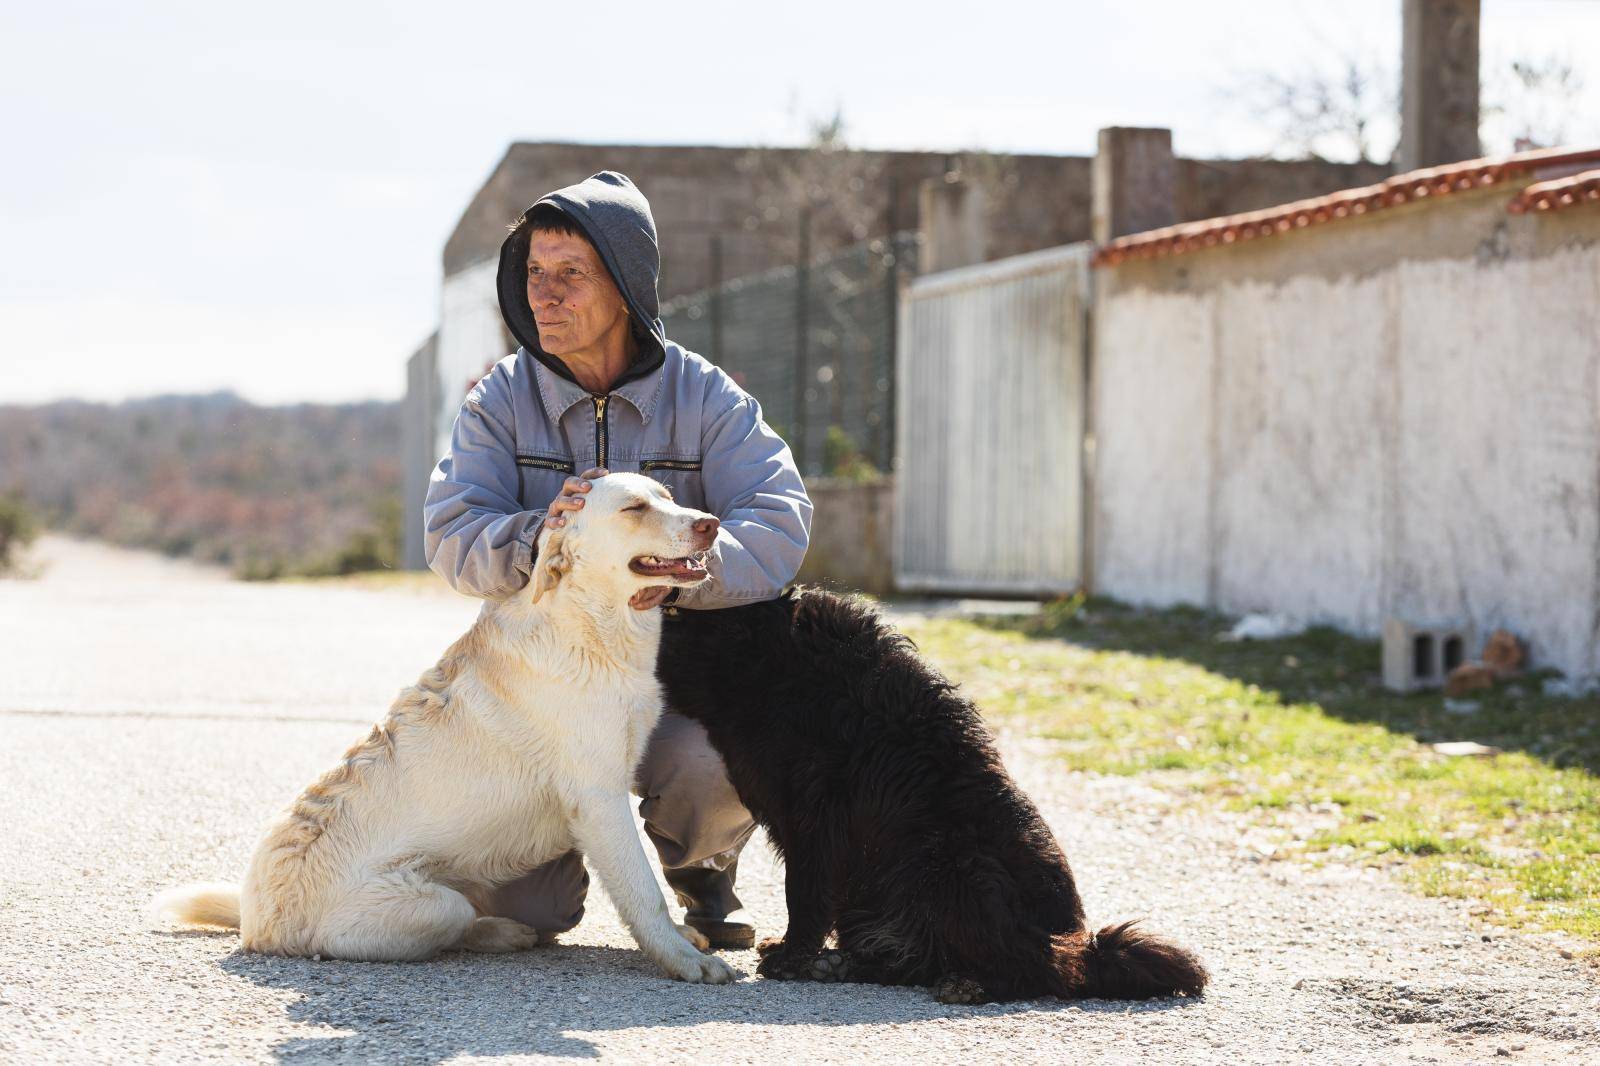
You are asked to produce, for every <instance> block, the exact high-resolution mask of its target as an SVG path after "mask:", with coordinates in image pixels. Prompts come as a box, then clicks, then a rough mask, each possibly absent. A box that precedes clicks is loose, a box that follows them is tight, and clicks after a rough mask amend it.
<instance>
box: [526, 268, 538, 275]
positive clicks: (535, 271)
mask: <svg viewBox="0 0 1600 1066" xmlns="http://www.w3.org/2000/svg"><path fill="white" fill-rule="evenodd" d="M537 273H539V268H538V267H529V268H528V276H529V277H532V276H533V275H535V274H537Z"/></svg>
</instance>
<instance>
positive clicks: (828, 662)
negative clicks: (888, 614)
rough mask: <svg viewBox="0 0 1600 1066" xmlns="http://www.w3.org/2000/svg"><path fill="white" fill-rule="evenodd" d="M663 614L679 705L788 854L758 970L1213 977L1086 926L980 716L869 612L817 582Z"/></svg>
mask: <svg viewBox="0 0 1600 1066" xmlns="http://www.w3.org/2000/svg"><path fill="white" fill-rule="evenodd" d="M668 614H669V617H668V619H667V622H666V625H665V626H664V627H663V633H662V639H661V655H660V659H659V665H658V667H657V673H658V675H659V677H660V679H661V682H662V684H663V686H664V687H665V689H666V696H667V705H668V706H669V707H671V708H672V709H673V710H675V711H677V712H678V713H680V714H683V715H686V716H688V717H690V718H694V719H696V720H698V721H699V722H701V723H702V724H703V725H704V726H705V728H706V731H707V732H708V733H709V734H710V736H711V742H712V743H713V744H714V745H715V746H716V748H717V750H718V751H719V752H720V753H721V754H722V757H723V759H724V761H725V762H726V763H727V764H728V773H729V775H730V776H731V778H732V780H733V784H734V787H735V788H737V789H738V790H739V796H740V798H741V799H743V800H744V803H745V805H746V806H747V807H749V808H750V812H751V813H752V814H753V815H754V816H755V818H756V820H757V821H758V822H760V823H761V824H762V825H763V826H764V827H765V828H766V830H767V833H768V835H769V836H770V837H771V839H772V841H773V843H774V845H775V846H776V847H777V848H778V849H779V851H780V852H781V853H782V854H783V858H784V863H785V870H786V874H785V894H786V896H787V900H788V908H789V929H788V932H787V933H786V934H785V936H784V937H783V939H782V940H769V941H767V942H765V943H763V944H762V945H761V949H760V950H761V956H762V958H761V964H760V967H759V970H758V972H760V973H761V974H762V975H763V976H766V977H771V978H777V979H780V980H795V979H807V980H823V981H865V982H873V983H878V984H904V985H935V986H937V987H936V994H937V995H938V997H939V998H940V999H941V1000H944V1001H946V1002H964V1003H978V1002H984V1001H986V1000H1011V999H1029V998H1034V997H1038V996H1044V995H1053V996H1061V997H1064V998H1066V997H1085V996H1093V997H1104V998H1110V999H1146V998H1149V997H1152V996H1165V995H1176V994H1181V995H1189V996H1193V995H1197V994H1199V993H1200V991H1201V990H1202V989H1203V988H1204V987H1205V983H1206V976H1207V975H1206V971H1205V968H1204V967H1202V966H1201V964H1200V962H1199V960H1197V959H1196V958H1195V957H1194V956H1193V955H1191V954H1190V953H1189V952H1188V951H1186V950H1184V949H1183V948H1180V947H1177V946H1175V945H1173V944H1170V943H1167V942H1165V941H1162V940H1159V939H1157V938H1155V937H1153V936H1149V935H1147V934H1145V933H1144V932H1142V931H1141V930H1139V929H1137V928H1135V927H1134V925H1133V923H1131V922H1129V923H1124V924H1122V925H1113V926H1109V927H1107V928H1105V929H1102V930H1101V931H1100V932H1099V933H1092V932H1090V931H1089V930H1088V928H1087V927H1086V925H1085V923H1084V915H1083V905H1082V903H1081V902H1080V901H1079V899H1078V892H1077V889H1076V887H1075V886H1074V884H1073V880H1072V871H1071V870H1070V869H1068V867H1067V860H1066V857H1065V856H1064V855H1063V854H1062V853H1061V849H1060V847H1059V846H1057V844H1056V841H1055V838H1054V837H1053V836H1051V834H1050V830H1049V828H1048V827H1046V825H1045V824H1044V821H1043V819H1041V818H1040V817H1039V812H1038V811H1037V810H1036V809H1035V808H1034V806H1033V803H1032V802H1031V801H1030V800H1029V799H1028V797H1027V796H1025V795H1024V794H1023V793H1022V791H1021V790H1020V789H1019V788H1017V786H1016V784H1015V783H1014V782H1013V781H1012V780H1011V777H1010V776H1009V775H1008V774H1007V773H1006V771H1005V768H1004V767H1003V766H1001V764H1000V756H999V754H998V753H997V752H996V751H995V749H994V745H993V743H992V742H991V740H990V737H989V733H988V731H987V730H986V729H985V728H984V725H983V722H982V720H981V719H980V717H979V715H978V712H977V710H976V709H975V708H974V707H973V706H972V704H971V703H970V702H968V701H967V700H966V699H964V698H962V697H961V696H960V695H959V694H957V692H956V691H955V688H954V686H953V685H951V683H950V682H949V681H947V680H945V679H944V678H943V677H941V676H940V675H939V674H938V673H937V672H936V671H934V670H933V669H932V668H931V667H929V666H928V665H927V664H926V663H924V662H923V661H922V659H921V658H919V657H918V655H917V654H916V651H915V648H914V646H913V645H912V643H911V641H910V640H908V639H907V638H906V637H904V636H902V635H900V634H898V633H896V632H895V631H894V630H892V629H890V628H889V627H888V626H886V625H884V624H883V623H882V622H880V621H879V620H878V618H877V616H876V614H874V613H873V612H872V610H871V609H869V608H868V607H866V606H864V605H862V604H860V603H857V602H855V601H851V600H847V599H843V598H841V597H838V596H834V595H831V594H829V593H825V592H819V591H816V590H813V589H804V590H796V591H793V592H790V593H787V594H786V595H784V596H783V597H782V598H780V599H776V600H771V601H769V602H766V603H759V604H754V605H752V606H747V607H735V608H731V609H727V610H720V611H689V610H680V611H669V612H668ZM834 931H837V933H838V949H837V950H836V951H830V950H827V949H826V944H825V942H826V939H827V937H828V935H829V933H831V932H834Z"/></svg>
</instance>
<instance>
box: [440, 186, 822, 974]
mask: <svg viewBox="0 0 1600 1066" xmlns="http://www.w3.org/2000/svg"><path fill="white" fill-rule="evenodd" d="M660 270H661V257H660V252H659V249H658V248H657V245H656V230H655V221H654V219H653V218H652V217H651V215H650V205H649V203H648V202H647V201H646V200H645V198H644V196H643V194H641V193H640V192H639V190H638V189H637V188H635V187H634V184H633V182H631V181H629V180H628V178H627V177H626V176H624V175H622V174H617V173H614V172H611V171H603V172H601V173H599V174H596V175H594V176H593V177H591V178H589V179H588V180H586V181H582V182H579V183H578V184H576V185H571V186H568V187H567V188H565V189H559V190H557V191H556V192H553V193H550V194H549V195H547V196H544V197H542V198H540V199H539V200H538V201H537V202H536V203H534V204H533V206H531V207H530V208H528V210H527V212H526V213H525V214H524V215H523V217H522V218H521V219H519V220H518V222H517V225H516V227H515V228H514V229H513V230H512V233H511V235H510V236H509V237H507V238H506V241H505V243H504V244H503V245H502V246H501V249H500V271H499V277H498V287H499V295H500V310H501V314H502V315H503V316H504V318H505V321H506V325H507V326H508V327H509V328H510V330H511V332H512V334H513V335H514V336H515V337H516V339H517V340H518V341H519V342H520V343H521V345H522V347H520V348H519V349H517V351H516V353H515V354H513V355H509V356H507V357H506V358H504V359H502V360H501V361H500V362H499V363H498V364H496V366H495V367H494V369H493V370H491V371H490V372H489V373H488V375H486V376H485V377H484V378H483V380H482V381H479V382H478V384H477V385H476V386H475V387H474V388H473V389H472V391H471V392H470V393H469V394H468V395H467V398H466V401H465V402H464V403H463V404H462V406H461V410H460V412H459V414H458V415H457V417H456V424H455V429H454V431H453V434H452V437H451V443H450V450H449V451H448V452H447V453H446V454H445V456H444V458H443V459H441V460H440V461H439V465H438V467H437V468H436V469H435V470H434V472H433V478H432V480H431V482H430V483H429V486H428V494H427V499H426V502H425V504H424V507H423V522H424V526H425V530H426V550H427V556H428V565H429V566H431V567H432V568H433V569H434V570H435V571H436V572H437V573H439V574H440V575H441V576H443V577H444V578H445V580H447V581H449V582H450V584H451V586H452V587H454V588H455V589H456V590H457V591H459V592H464V593H468V594H470V595H476V596H485V597H492V596H503V595H505V594H507V593H509V592H512V591H514V590H516V589H518V588H520V587H522V586H523V585H524V584H526V583H527V581H528V580H529V576H530V574H531V573H532V571H533V566H534V563H535V556H536V554H537V551H538V537H539V533H540V531H541V530H542V529H543V528H544V527H545V526H546V525H549V526H550V527H552V528H559V527H560V526H561V525H562V524H564V523H565V521H566V518H565V517H564V516H565V515H566V514H569V513H571V512H573V511H576V510H579V509H581V508H582V506H583V493H585V492H587V491H588V488H589V486H588V481H587V479H588V478H590V477H597V476H599V475H600V474H601V473H604V472H607V471H630V472H638V473H643V474H645V475H647V476H649V477H653V478H656V479H657V480H659V481H661V482H663V483H664V484H666V485H667V486H668V487H669V488H670V489H671V491H672V495H673V497H674V498H675V499H676V500H677V501H678V502H679V503H680V504H683V505H684V506H686V507H692V508H695V509H697V510H702V511H708V512H710V513H712V514H714V515H716V516H717V517H718V518H719V519H720V520H721V523H722V524H721V528H720V529H719V531H718V533H717V539H716V543H715V544H714V545H713V547H712V550H711V552H710V555H709V557H708V560H707V568H708V570H709V571H710V577H709V579H708V580H706V581H705V582H703V583H702V584H700V585H699V586H697V587H695V588H692V589H684V590H676V589H674V590H669V589H666V588H660V589H647V590H645V591H644V592H643V593H641V594H639V595H638V596H636V597H635V598H634V601H633V606H634V608H635V609H637V610H652V609H655V608H656V607H658V606H661V605H662V604H664V603H669V604H671V605H672V607H671V609H674V610H676V609H691V610H714V609H716V608H718V607H727V606H732V605H734V604H740V603H752V602H755V601H758V600H765V599H771V598H772V597H774V596H777V595H778V594H779V593H780V592H781V591H782V590H783V587H784V586H785V585H786V584H788V583H789V582H790V581H791V580H793V578H794V575H795V573H796V572H797V571H798V570H799V568H800V561H801V558H802V557H803V556H804V555H805V549H806V544H807V541H808V538H809V535H810V526H811V501H810V500H809V499H808V498H807V497H806V493H805V488H804V486H803V485H802V484H801V482H800V474H799V471H798V470H796V469H795V464H794V458H793V456H792V455H791V454H790V453H789V449H788V446H787V445H785V444H784V442H783V441H782V440H781V439H779V437H778V436H777V434H775V433H773V432H772V430H771V429H769V428H768V427H767V425H766V423H765V422H764V421H763V420H762V418H761V408H760V405H758V404H757V403H756V401H755V400H754V399H753V398H752V397H750V396H749V395H748V394H747V393H745V392H744V391H743V390H742V389H740V388H739V387H738V386H737V385H735V384H734V383H733V381H732V379H731V378H729V377H728V375H727V374H725V373H723V372H722V371H721V370H719V369H717V368H716V367H714V366H712V365H711V364H710V363H708V362H706V360H704V359H702V358H701V357H700V356H698V355H695V354H694V353H693V352H688V351H685V350H684V349H683V348H682V347H680V346H679V345H677V344H674V343H673V342H671V341H669V340H668V339H667V336H666V331H665V329H664V327H663V325H662V323H661V319H660V317H658V314H657V311H658V301H657V295H656V284H657V280H658V277H659V275H660ZM579 471H582V473H581V474H580V473H579ZM636 790H637V791H638V792H639V794H640V795H641V796H642V797H643V799H642V802H641V803H640V805H639V812H640V814H641V815H642V816H643V818H644V820H645V829H646V832H647V833H648V834H649V836H650V838H651V840H652V841H654V842H655V845H656V849H657V851H658V852H659V853H660V856H661V865H662V868H663V870H664V872H665V874H666V878H667V883H668V884H669V885H671V886H672V888H673V889H674V891H675V892H676V893H677V895H678V899H679V902H680V903H682V904H683V905H684V907H685V908H686V909H687V913H686V914H685V917H684V920H685V922H686V923H687V924H689V925H692V926H694V927H696V928H697V929H699V930H700V931H701V932H702V933H704V934H705V935H706V937H707V938H708V939H710V940H711V942H712V944H713V945H715V946H719V947H749V946H750V945H751V944H752V943H753V942H754V929H753V928H752V927H751V925H750V923H749V921H748V919H747V917H746V916H745V912H744V911H743V909H742V908H741V907H740V905H739V900H738V898H737V896H735V895H734V890H733V889H734V877H735V874H736V873H737V869H738V855H739V849H740V848H742V847H743V846H744V842H745V840H746V839H748V837H749V835H750V832H751V830H752V829H753V823H752V821H751V819H750V815H749V812H748V811H746V810H745V809H744V807H743V806H742V805H741V804H740V803H739V798H738V795H737V793H736V792H735V791H734V789H733V786H732V784H730V783H729V781H728V776H727V770H726V768H725V767H724V766H723V764H722V760H721V758H720V757H719V756H718V755H717V753H716V752H715V750H714V749H713V748H712V747H711V744H710V741H709V740H708V739H707V737H706V734H705V731H704V729H702V728H701V727H700V726H699V725H698V724H697V723H695V722H691V721H689V720H688V719H685V718H682V717H680V716H678V715H675V714H672V713H670V710H669V712H668V713H667V714H665V715H663V716H662V719H661V723H660V725H659V726H658V727H657V728H656V731H655V733H654V734H652V735H651V738H650V743H649V745H648V747H647V749H646V752H645V756H644V760H643V762H642V763H641V765H640V768H639V774H638V780H637V782H636ZM587 887H588V876H587V874H586V873H585V872H584V869H583V861H582V857H581V856H579V855H577V854H576V853H572V854H569V855H567V856H565V857H564V858H562V859H558V860H556V861H555V862H552V863H549V864H547V865H545V866H543V867H540V868H539V869H538V870H534V871H531V872H530V873H529V874H528V875H527V876H525V877H522V878H520V879H518V880H516V881H512V882H510V883H508V884H506V885H503V886H501V888H500V889H499V890H497V892H496V896H495V899H494V901H493V907H494V910H495V912H496V913H498V914H501V915H504V916H506V917H511V918H516V919H517V920H519V921H521V922H523V923H524V924H527V925H531V926H533V927H534V928H535V929H538V930H540V931H542V932H560V931H563V930H566V929H569V928H571V927H572V926H573V925H576V924H577V922H578V920H579V919H580V918H581V917H582V916H583V900H584V893H585V891H586V889H587Z"/></svg>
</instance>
